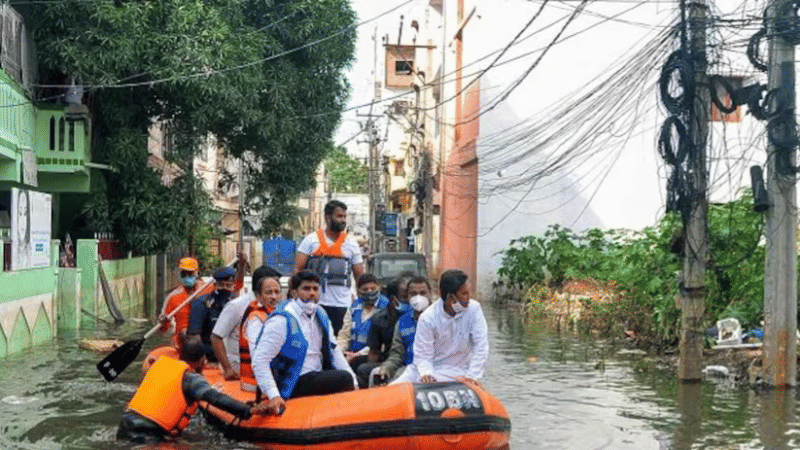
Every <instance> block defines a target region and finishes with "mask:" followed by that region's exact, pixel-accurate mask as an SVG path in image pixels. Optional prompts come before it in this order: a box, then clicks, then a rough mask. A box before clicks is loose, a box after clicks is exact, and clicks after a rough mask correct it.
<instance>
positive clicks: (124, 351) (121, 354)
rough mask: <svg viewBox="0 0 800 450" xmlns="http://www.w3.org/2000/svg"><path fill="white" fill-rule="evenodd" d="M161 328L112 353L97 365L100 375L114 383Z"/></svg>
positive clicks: (187, 300)
mask: <svg viewBox="0 0 800 450" xmlns="http://www.w3.org/2000/svg"><path fill="white" fill-rule="evenodd" d="M211 283H212V280H208V281H207V282H205V283H203V285H202V286H200V287H199V288H197V290H195V291H194V293H193V294H192V295H190V296H189V297H187V298H186V300H184V301H183V303H181V304H180V305H178V307H177V308H175V309H174V310H173V311H172V312H171V313H169V314H168V315H167V317H166V319H167V320H169V319H172V317H173V316H174V315H175V314H176V313H177V312H178V311H180V310H181V309H183V308H184V307H185V306H186V305H188V304H189V303H190V302H191V301H192V300H194V298H195V297H197V295H198V294H199V293H201V292H203V290H204V289H205V288H206V286H208V285H209V284H211ZM159 328H161V323H159V324H157V325H156V326H154V327H153V328H151V329H150V331H148V332H147V333H146V334H145V335H144V336H143V337H142V338H141V339H136V340H133V341H128V342H126V343H124V344H122V345H121V346H120V347H119V348H117V349H116V350H114V351H113V352H111V354H110V355H108V356H106V357H105V358H103V360H102V361H100V362H99V363H97V370H98V371H100V374H101V375H103V378H105V379H106V381H114V379H116V378H117V377H118V376H119V374H120V373H122V371H123V370H125V368H126V367H128V366H129V365H130V364H131V363H132V362H133V361H134V360H135V359H136V357H137V356H139V352H140V351H141V350H142V344H144V341H145V340H147V338H149V337H150V336H152V335H153V334H154V333H155V332H156V331H158V330H159Z"/></svg>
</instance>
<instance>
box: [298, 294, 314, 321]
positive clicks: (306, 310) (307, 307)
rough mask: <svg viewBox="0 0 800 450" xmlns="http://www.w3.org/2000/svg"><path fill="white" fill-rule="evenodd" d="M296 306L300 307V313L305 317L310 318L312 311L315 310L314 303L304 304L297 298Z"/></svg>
mask: <svg viewBox="0 0 800 450" xmlns="http://www.w3.org/2000/svg"><path fill="white" fill-rule="evenodd" d="M297 304H298V305H300V311H302V312H303V314H305V315H306V316H307V317H311V315H312V314H314V311H316V310H317V304H316V303H315V302H307V303H306V302H304V301H302V300H300V299H299V298H298V299H297Z"/></svg>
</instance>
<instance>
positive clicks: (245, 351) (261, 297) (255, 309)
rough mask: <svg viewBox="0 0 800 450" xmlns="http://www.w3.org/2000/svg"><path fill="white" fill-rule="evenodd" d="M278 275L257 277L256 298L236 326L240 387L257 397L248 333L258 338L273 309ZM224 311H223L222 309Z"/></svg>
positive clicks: (279, 283)
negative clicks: (254, 393)
mask: <svg viewBox="0 0 800 450" xmlns="http://www.w3.org/2000/svg"><path fill="white" fill-rule="evenodd" d="M277 275H278V276H264V277H261V278H259V279H258V284H257V285H256V284H254V285H253V292H254V293H255V294H256V299H255V300H254V301H252V302H250V304H249V305H248V306H247V308H246V309H245V310H244V314H242V319H241V320H240V322H241V326H240V327H237V328H239V329H240V331H239V360H240V365H239V368H240V371H241V372H240V373H241V380H242V381H241V387H242V390H243V391H248V392H258V393H257V394H256V397H257V398H260V397H261V392H260V391H257V388H258V384H257V381H256V376H255V375H254V374H253V366H252V365H251V362H252V360H251V357H250V355H251V353H250V350H251V347H252V348H254V346H251V345H250V339H248V336H249V335H253V336H254V338H253V339H254V341H253V342H255V339H257V338H258V333H260V332H261V329H262V328H263V327H264V323H265V322H266V321H267V318H268V317H269V315H270V314H271V313H272V311H274V310H275V306H277V305H278V302H279V299H280V297H281V281H280V274H277ZM223 312H224V311H223Z"/></svg>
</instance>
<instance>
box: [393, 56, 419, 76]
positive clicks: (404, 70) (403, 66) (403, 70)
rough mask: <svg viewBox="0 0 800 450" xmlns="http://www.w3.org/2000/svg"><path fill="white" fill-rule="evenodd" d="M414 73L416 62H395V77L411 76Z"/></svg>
mask: <svg viewBox="0 0 800 450" xmlns="http://www.w3.org/2000/svg"><path fill="white" fill-rule="evenodd" d="M412 73H414V61H408V60H402V61H395V62H394V74H395V75H411V74H412Z"/></svg>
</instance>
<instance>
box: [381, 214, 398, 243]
mask: <svg viewBox="0 0 800 450" xmlns="http://www.w3.org/2000/svg"><path fill="white" fill-rule="evenodd" d="M383 234H385V235H386V236H389V237H396V236H397V213H384V214H383Z"/></svg>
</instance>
